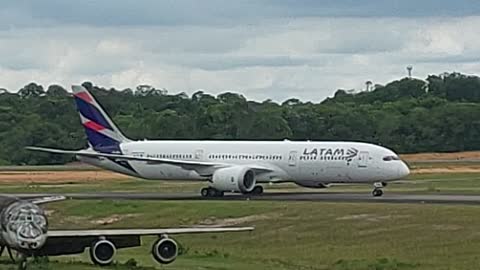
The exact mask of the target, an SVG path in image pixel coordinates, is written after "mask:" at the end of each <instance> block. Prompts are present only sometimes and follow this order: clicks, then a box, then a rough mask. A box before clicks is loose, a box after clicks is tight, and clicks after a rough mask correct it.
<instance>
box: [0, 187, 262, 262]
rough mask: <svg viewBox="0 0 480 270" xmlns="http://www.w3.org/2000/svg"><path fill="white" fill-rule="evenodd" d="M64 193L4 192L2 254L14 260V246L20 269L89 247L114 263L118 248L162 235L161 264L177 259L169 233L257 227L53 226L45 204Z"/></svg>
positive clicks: (156, 253) (158, 244)
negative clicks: (28, 195) (36, 258)
mask: <svg viewBox="0 0 480 270" xmlns="http://www.w3.org/2000/svg"><path fill="white" fill-rule="evenodd" d="M65 199H66V198H65V197H63V196H44V197H38V198H31V199H20V198H18V197H14V196H8V195H0V228H1V230H0V255H1V254H2V253H3V251H4V250H5V249H6V250H7V251H8V254H9V256H10V258H11V259H12V261H13V262H15V258H14V256H13V254H12V250H15V251H17V252H18V254H19V255H20V260H19V269H22V270H23V269H26V268H27V257H30V256H57V255H71V254H80V253H83V252H84V251H85V249H86V248H88V247H89V251H90V259H91V260H92V262H93V263H94V264H96V265H100V266H106V265H110V264H111V263H112V262H113V260H114V257H115V254H116V251H117V249H121V248H130V247H137V246H140V245H141V244H142V242H141V236H147V235H153V236H158V239H157V240H156V241H155V242H154V243H153V245H152V251H151V252H152V256H153V258H154V259H155V260H156V261H157V262H158V263H161V264H169V263H172V262H173V261H175V259H176V258H177V255H178V244H177V242H176V241H175V240H174V239H173V238H170V237H169V235H175V234H198V233H223V232H244V231H251V230H253V229H254V228H253V227H190V228H187V227H180V228H160V229H135V228H134V229H103V230H49V228H48V217H47V215H46V214H45V211H44V210H43V209H42V208H40V207H39V205H41V204H45V203H51V202H57V201H62V200H65Z"/></svg>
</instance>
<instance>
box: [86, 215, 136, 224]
mask: <svg viewBox="0 0 480 270" xmlns="http://www.w3.org/2000/svg"><path fill="white" fill-rule="evenodd" d="M138 216H139V215H138V214H126V215H111V216H109V217H105V218H101V219H97V220H92V221H90V223H92V224H94V225H110V224H113V223H117V222H119V221H121V220H123V219H125V218H131V217H138Z"/></svg>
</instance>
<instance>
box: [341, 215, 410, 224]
mask: <svg viewBox="0 0 480 270" xmlns="http://www.w3.org/2000/svg"><path fill="white" fill-rule="evenodd" d="M408 217H410V216H408V215H395V216H391V215H387V216H379V215H375V214H358V215H348V216H343V217H338V218H336V220H366V221H374V222H376V221H382V220H388V219H392V218H395V219H398V218H408Z"/></svg>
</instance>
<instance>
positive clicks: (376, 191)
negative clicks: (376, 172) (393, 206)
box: [372, 182, 386, 197]
mask: <svg viewBox="0 0 480 270" xmlns="http://www.w3.org/2000/svg"><path fill="white" fill-rule="evenodd" d="M385 186H386V183H383V182H375V183H373V191H372V195H373V197H381V196H383V190H382V188H383V187H385Z"/></svg>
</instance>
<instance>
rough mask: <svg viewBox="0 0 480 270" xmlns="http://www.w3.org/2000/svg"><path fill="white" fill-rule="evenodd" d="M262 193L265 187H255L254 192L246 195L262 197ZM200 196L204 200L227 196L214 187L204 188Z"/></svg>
mask: <svg viewBox="0 0 480 270" xmlns="http://www.w3.org/2000/svg"><path fill="white" fill-rule="evenodd" d="M262 193H263V187H262V186H255V187H254V188H253V190H252V191H250V192H248V193H245V195H260V194H262ZM200 194H201V195H202V197H204V198H219V197H223V195H225V193H224V192H223V191H220V190H217V189H215V188H212V187H206V188H202V190H200Z"/></svg>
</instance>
